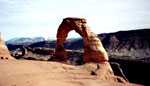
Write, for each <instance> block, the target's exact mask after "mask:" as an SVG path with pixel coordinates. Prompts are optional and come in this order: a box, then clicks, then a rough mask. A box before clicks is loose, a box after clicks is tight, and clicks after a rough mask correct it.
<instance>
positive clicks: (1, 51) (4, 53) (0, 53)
mask: <svg viewBox="0 0 150 86" xmlns="http://www.w3.org/2000/svg"><path fill="white" fill-rule="evenodd" d="M0 59H14V58H13V57H12V56H11V55H10V52H9V50H8V48H7V46H6V45H5V43H4V42H3V40H2V37H1V33H0Z"/></svg>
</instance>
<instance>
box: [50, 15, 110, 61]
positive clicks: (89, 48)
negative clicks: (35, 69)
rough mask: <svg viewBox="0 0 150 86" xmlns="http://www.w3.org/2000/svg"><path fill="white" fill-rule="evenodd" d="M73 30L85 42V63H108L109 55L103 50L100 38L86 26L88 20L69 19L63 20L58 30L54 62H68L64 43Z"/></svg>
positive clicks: (52, 58)
mask: <svg viewBox="0 0 150 86" xmlns="http://www.w3.org/2000/svg"><path fill="white" fill-rule="evenodd" d="M71 30H75V31H76V32H77V33H79V34H80V35H81V36H82V38H83V42H84V54H83V62H84V63H89V62H94V63H99V62H104V61H108V55H107V53H106V51H105V49H104V48H103V45H102V43H101V41H100V39H99V38H98V36H97V35H96V34H95V33H93V32H91V31H90V28H89V27H88V26H87V25H86V19H84V18H74V17H71V18H70V17H69V18H65V19H63V22H62V23H61V25H60V26H59V28H58V32H57V44H56V49H55V54H54V55H53V56H52V57H51V60H53V61H57V60H59V61H66V59H67V53H66V50H65V49H64V46H63V43H64V41H65V39H66V38H67V36H68V33H69V32H70V31H71Z"/></svg>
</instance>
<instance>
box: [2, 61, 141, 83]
mask: <svg viewBox="0 0 150 86" xmlns="http://www.w3.org/2000/svg"><path fill="white" fill-rule="evenodd" d="M101 65H103V64H99V66H100V67H101ZM96 69H97V65H96V64H93V63H89V64H84V65H82V66H71V65H67V64H63V63H57V62H43V61H27V60H0V86H140V85H136V84H131V83H125V84H123V83H119V82H116V81H113V80H111V79H109V77H107V78H108V79H105V78H103V74H104V73H106V72H105V71H104V72H102V74H99V73H98V71H97V72H95V73H93V72H94V71H95V70H96ZM92 71H93V72H92ZM99 71H100V70H99ZM96 74H97V75H96ZM101 75H102V76H101Z"/></svg>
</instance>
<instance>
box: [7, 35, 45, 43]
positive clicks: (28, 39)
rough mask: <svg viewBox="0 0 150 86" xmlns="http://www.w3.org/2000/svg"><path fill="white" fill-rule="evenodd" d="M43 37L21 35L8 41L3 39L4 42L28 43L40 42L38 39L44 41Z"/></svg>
mask: <svg viewBox="0 0 150 86" xmlns="http://www.w3.org/2000/svg"><path fill="white" fill-rule="evenodd" d="M44 40H45V38H44V37H33V38H29V37H21V38H13V39H10V40H8V41H5V43H6V44H14V43H30V42H40V41H44Z"/></svg>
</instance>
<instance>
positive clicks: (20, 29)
mask: <svg viewBox="0 0 150 86" xmlns="http://www.w3.org/2000/svg"><path fill="white" fill-rule="evenodd" d="M149 3H150V1H149V0H115V1H114V0H0V19H1V20H0V28H1V31H2V33H5V34H4V37H5V38H6V39H8V38H10V37H15V36H39V35H40V36H45V37H47V36H52V37H55V35H56V32H57V29H58V26H59V24H60V23H61V21H62V19H63V18H65V17H83V18H86V19H87V21H88V25H89V26H90V27H91V29H92V31H93V32H95V33H103V32H114V31H118V30H123V29H124V30H125V29H129V28H130V29H134V28H144V27H150V25H148V24H149V23H150V20H149V17H150V12H149V9H150V5H149ZM4 29H6V30H4ZM10 29H11V30H10ZM8 30H9V31H12V32H11V33H9V35H10V34H12V33H15V34H12V35H11V36H10V37H8V33H7V32H6V31H8ZM32 32H34V33H32ZM16 33H17V34H16ZM69 35H70V37H71V36H78V35H77V34H76V33H73V32H71V33H69Z"/></svg>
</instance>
